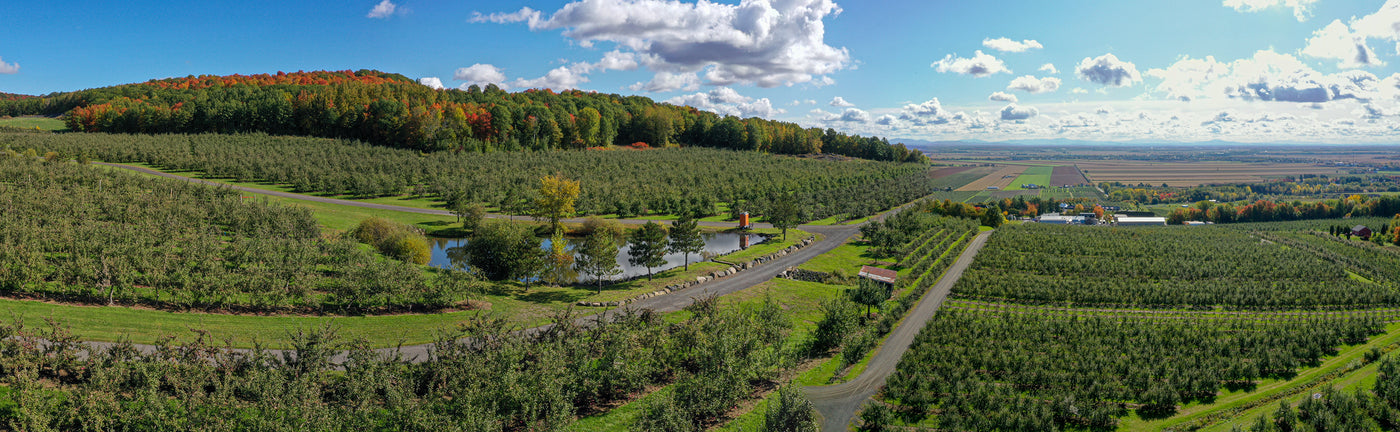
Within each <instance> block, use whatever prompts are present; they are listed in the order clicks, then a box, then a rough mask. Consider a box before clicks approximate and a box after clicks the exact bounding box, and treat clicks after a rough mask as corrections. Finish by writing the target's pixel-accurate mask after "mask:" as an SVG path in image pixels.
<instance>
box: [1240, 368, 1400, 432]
mask: <svg viewBox="0 0 1400 432" xmlns="http://www.w3.org/2000/svg"><path fill="white" fill-rule="evenodd" d="M1373 355H1374V353H1368V355H1367V356H1366V357H1367V358H1366V360H1367V363H1370V362H1372V361H1375V360H1374V359H1373V358H1372V357H1373ZM1317 394H1318V395H1319V397H1317V398H1311V397H1310V398H1307V399H1304V400H1303V401H1302V402H1301V403H1299V404H1298V406H1297V407H1296V408H1295V407H1294V406H1292V405H1289V404H1288V401H1279V404H1278V408H1275V409H1274V410H1273V412H1265V413H1261V414H1259V417H1256V418H1254V421H1253V422H1251V423H1250V424H1249V426H1248V428H1247V429H1246V428H1244V427H1240V426H1235V427H1234V428H1233V429H1232V430H1235V431H1245V430H1248V431H1249V432H1293V431H1303V430H1315V431H1373V430H1397V429H1400V360H1397V359H1396V358H1395V356H1394V355H1389V356H1385V357H1381V358H1380V364H1379V365H1378V372H1377V374H1376V383H1375V384H1374V385H1372V386H1371V388H1369V389H1368V388H1357V389H1356V390H1355V392H1353V393H1347V392H1346V391H1343V390H1339V389H1337V388H1335V387H1331V386H1328V387H1326V388H1324V389H1322V391H1321V392H1318V393H1317Z"/></svg>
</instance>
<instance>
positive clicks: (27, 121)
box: [0, 116, 68, 131]
mask: <svg viewBox="0 0 1400 432" xmlns="http://www.w3.org/2000/svg"><path fill="white" fill-rule="evenodd" d="M0 126H6V127H13V128H21V129H39V130H46V131H61V130H68V125H66V124H63V120H59V119H56V118H53V117H34V116H25V117H10V118H0Z"/></svg>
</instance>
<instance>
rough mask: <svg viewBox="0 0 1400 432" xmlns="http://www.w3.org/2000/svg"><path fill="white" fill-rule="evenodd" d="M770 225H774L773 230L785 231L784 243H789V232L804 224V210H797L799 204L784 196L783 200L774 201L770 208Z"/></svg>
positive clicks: (767, 215)
mask: <svg viewBox="0 0 1400 432" xmlns="http://www.w3.org/2000/svg"><path fill="white" fill-rule="evenodd" d="M764 216H766V217H767V218H768V223H770V224H773V228H777V229H780V230H782V231H783V241H787V230H788V229H789V228H797V225H799V224H801V223H802V209H799V208H797V204H796V203H793V202H792V197H789V196H784V197H783V198H782V199H779V200H777V201H774V202H773V204H772V205H771V206H769V208H768V214H765V215H764Z"/></svg>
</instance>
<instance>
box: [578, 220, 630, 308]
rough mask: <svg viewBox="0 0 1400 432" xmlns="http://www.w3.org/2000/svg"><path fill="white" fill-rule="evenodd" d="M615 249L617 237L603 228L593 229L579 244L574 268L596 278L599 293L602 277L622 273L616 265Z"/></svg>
mask: <svg viewBox="0 0 1400 432" xmlns="http://www.w3.org/2000/svg"><path fill="white" fill-rule="evenodd" d="M617 249H618V248H617V239H616V238H615V237H613V235H612V233H609V232H607V231H603V230H596V231H593V233H592V234H589V235H588V237H585V238H584V239H583V244H581V245H579V249H578V258H577V260H576V261H575V262H574V268H575V269H577V270H578V272H579V273H581V274H584V275H588V276H590V277H592V278H593V279H594V280H596V281H597V282H598V292H599V293H602V292H603V279H605V278H608V277H611V276H616V275H618V274H620V273H622V268H621V267H619V266H618V265H617Z"/></svg>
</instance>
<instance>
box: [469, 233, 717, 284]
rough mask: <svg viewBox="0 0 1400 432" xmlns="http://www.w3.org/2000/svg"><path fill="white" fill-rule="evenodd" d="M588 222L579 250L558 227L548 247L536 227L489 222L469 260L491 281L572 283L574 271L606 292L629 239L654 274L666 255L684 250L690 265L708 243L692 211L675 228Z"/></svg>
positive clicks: (631, 250) (633, 253)
mask: <svg viewBox="0 0 1400 432" xmlns="http://www.w3.org/2000/svg"><path fill="white" fill-rule="evenodd" d="M588 225H590V226H588V227H586V231H587V233H586V235H585V237H584V238H583V240H582V241H581V242H579V243H578V245H577V246H576V249H575V250H570V249H568V248H567V247H566V246H565V245H566V244H567V242H566V241H565V239H564V237H563V234H562V231H555V234H554V236H553V237H552V238H551V239H550V248H549V249H543V248H541V247H540V238H539V237H536V236H535V232H534V230H533V229H531V228H530V227H528V226H524V225H518V224H512V223H509V222H504V221H489V222H486V223H484V224H482V225H481V226H480V227H478V228H477V229H476V231H475V232H474V233H473V235H472V238H471V240H470V241H469V242H468V243H467V246H466V248H467V251H466V252H467V257H468V262H469V264H470V266H471V270H472V271H473V272H475V273H477V274H480V275H481V276H483V277H486V278H488V279H491V280H521V281H526V282H529V281H532V280H536V279H539V280H544V281H546V282H550V283H555V284H568V283H573V282H574V280H575V278H574V277H571V276H570V275H582V276H587V277H588V278H590V279H592V280H593V281H594V282H596V283H597V286H598V290H599V292H601V291H602V289H603V283H604V282H605V281H607V280H608V279H609V278H611V277H613V276H616V275H618V274H620V273H622V269H621V267H620V266H619V265H618V258H619V250H620V247H621V246H622V245H624V244H625V245H627V246H629V247H628V250H627V257H626V259H627V261H628V263H630V264H632V265H634V266H642V267H646V268H647V278H648V279H650V278H651V276H652V272H651V271H652V269H653V268H658V267H661V266H663V265H665V264H666V260H665V255H666V254H668V253H680V254H683V255H684V256H685V266H686V269H687V270H689V269H690V256H691V255H692V254H699V253H700V252H701V251H703V250H704V248H705V239H704V238H703V237H702V235H701V232H700V226H699V224H698V223H696V221H695V219H694V218H693V217H691V216H689V215H685V216H682V217H681V218H680V219H678V220H676V221H674V222H672V223H671V226H670V229H669V230H668V229H666V228H665V227H663V226H662V225H661V224H659V223H656V222H647V223H646V224H644V225H642V226H641V227H640V228H638V229H635V230H633V231H632V232H630V233H626V232H624V231H623V230H622V228H621V226H620V225H617V224H616V223H607V222H602V221H601V220H599V221H590V224H588Z"/></svg>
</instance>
